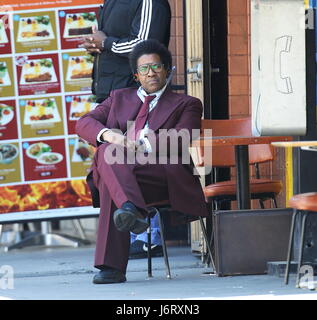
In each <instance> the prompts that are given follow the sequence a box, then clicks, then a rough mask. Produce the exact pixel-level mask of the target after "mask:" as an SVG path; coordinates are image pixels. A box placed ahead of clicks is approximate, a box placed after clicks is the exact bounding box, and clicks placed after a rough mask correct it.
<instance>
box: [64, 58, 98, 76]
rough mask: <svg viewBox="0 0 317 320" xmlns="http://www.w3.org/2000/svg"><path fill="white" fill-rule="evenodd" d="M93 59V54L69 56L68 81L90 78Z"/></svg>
mask: <svg viewBox="0 0 317 320" xmlns="http://www.w3.org/2000/svg"><path fill="white" fill-rule="evenodd" d="M93 61H94V58H93V56H91V55H84V56H71V57H69V60H68V68H67V75H66V81H74V80H82V79H90V78H91V75H92V67H93Z"/></svg>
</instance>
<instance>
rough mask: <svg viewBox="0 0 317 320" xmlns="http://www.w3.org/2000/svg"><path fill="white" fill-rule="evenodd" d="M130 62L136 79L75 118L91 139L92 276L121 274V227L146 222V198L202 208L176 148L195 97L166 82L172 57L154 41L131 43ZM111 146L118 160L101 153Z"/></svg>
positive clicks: (137, 228) (113, 279)
mask: <svg viewBox="0 0 317 320" xmlns="http://www.w3.org/2000/svg"><path fill="white" fill-rule="evenodd" d="M130 64H131V67H132V70H133V73H134V74H135V75H136V77H137V79H138V81H139V82H140V84H141V87H140V88H139V89H137V88H125V89H118V90H114V91H112V92H111V95H110V97H109V98H108V99H106V100H105V101H104V102H103V103H101V104H100V105H98V106H97V107H96V109H95V110H93V111H91V112H89V113H87V114H86V115H84V116H83V117H82V118H80V119H79V120H78V122H77V125H76V132H77V134H78V135H79V136H80V137H82V138H83V139H85V140H86V141H88V142H89V143H90V144H92V145H94V146H96V147H97V151H96V153H95V156H94V161H93V166H92V172H91V173H90V174H89V175H88V177H87V182H88V185H89V186H90V188H91V191H92V197H93V203H94V205H95V206H98V205H99V206H100V216H99V226H98V234H97V243H96V254H95V267H96V268H98V269H99V270H100V272H99V273H98V274H96V275H95V277H94V279H93V282H94V283H96V284H101V283H117V282H124V281H126V268H127V263H128V255H129V243H130V235H129V232H131V231H132V232H134V233H136V234H139V233H142V232H144V231H145V230H146V229H147V227H148V224H147V220H146V218H145V217H146V216H147V214H148V212H147V206H146V204H147V203H153V202H156V201H162V200H165V199H169V201H170V203H171V207H172V209H173V210H174V211H176V212H182V213H184V214H186V215H188V216H194V217H195V216H207V215H208V212H207V208H206V203H205V198H204V194H203V191H202V187H201V184H200V181H199V177H198V176H195V175H194V174H193V162H192V161H190V159H189V160H188V161H185V162H184V161H183V155H184V154H185V155H187V154H188V156H189V153H188V147H189V143H190V138H191V137H192V132H193V129H196V134H197V132H198V135H199V130H200V126H201V116H202V111H203V107H202V104H201V102H200V100H198V99H197V98H194V97H191V96H188V95H185V94H178V93H174V92H172V91H171V90H170V88H169V87H168V84H167V80H166V79H167V76H168V74H169V72H170V71H171V66H172V57H171V54H170V52H169V51H168V49H167V48H166V47H165V46H164V45H162V44H161V43H159V42H158V41H155V40H147V41H143V42H141V43H139V44H138V45H136V46H135V47H134V49H133V51H132V53H131V55H130ZM134 120H135V132H133V133H132V134H130V129H131V127H129V129H128V121H134ZM118 131H120V132H118ZM179 132H182V133H184V134H185V133H187V135H186V136H187V138H188V139H187V141H181V142H180V141H179V139H178V136H177V135H176V140H175V134H176V133H179ZM123 133H127V134H123ZM150 133H152V134H151V138H149V136H150ZM170 134H171V135H170ZM173 136H174V140H175V141H176V142H175V141H174V142H175V143H176V144H175V145H174V148H173V147H171V145H173V143H172V138H173ZM135 137H136V138H135ZM185 140H186V139H185ZM162 141H163V143H162ZM184 142H185V143H184ZM155 146H157V148H156V147H155ZM158 146H159V148H158ZM113 153H115V154H119V155H120V154H121V160H123V161H117V162H112V161H108V160H109V158H108V157H109V156H110V160H112V159H111V157H112V155H113ZM127 153H130V154H131V153H132V154H134V155H136V156H137V155H140V154H141V155H142V156H145V155H151V156H152V157H154V159H156V160H160V157H161V156H162V157H163V163H161V161H155V163H151V162H150V163H145V164H142V163H140V162H138V161H136V162H135V163H130V162H129V161H127V159H128V158H127V156H126V154H127ZM175 157H176V159H175ZM167 159H170V161H165V160H167ZM172 159H173V161H171V160H172ZM175 160H177V161H176V162H175Z"/></svg>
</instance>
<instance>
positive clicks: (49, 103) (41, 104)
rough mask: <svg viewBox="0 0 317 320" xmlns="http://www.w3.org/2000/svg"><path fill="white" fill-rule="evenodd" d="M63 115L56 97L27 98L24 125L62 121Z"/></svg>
mask: <svg viewBox="0 0 317 320" xmlns="http://www.w3.org/2000/svg"><path fill="white" fill-rule="evenodd" d="M60 121H61V117H60V114H59V111H58V108H57V105H56V101H55V99H54V98H47V99H37V100H32V99H29V100H26V105H25V113H24V121H23V124H24V125H36V124H46V123H55V122H60Z"/></svg>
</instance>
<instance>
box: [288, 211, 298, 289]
mask: <svg viewBox="0 0 317 320" xmlns="http://www.w3.org/2000/svg"><path fill="white" fill-rule="evenodd" d="M299 213H300V212H299V211H297V210H296V209H294V213H293V217H292V224H291V231H290V238H289V242H288V252H287V261H286V269H285V275H284V283H285V284H288V278H289V266H290V262H291V257H292V250H293V238H294V230H295V221H296V217H297V215H298V214H299Z"/></svg>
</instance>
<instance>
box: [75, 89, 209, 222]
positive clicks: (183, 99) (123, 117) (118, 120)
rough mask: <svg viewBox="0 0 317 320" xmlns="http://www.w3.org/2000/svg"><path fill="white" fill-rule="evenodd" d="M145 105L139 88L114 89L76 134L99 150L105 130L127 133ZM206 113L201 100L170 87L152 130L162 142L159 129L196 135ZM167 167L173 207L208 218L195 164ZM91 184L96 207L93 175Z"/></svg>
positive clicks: (80, 122)
mask: <svg viewBox="0 0 317 320" xmlns="http://www.w3.org/2000/svg"><path fill="white" fill-rule="evenodd" d="M141 105H142V102H141V100H140V98H139V97H138V95H137V89H136V88H125V89H118V90H114V91H112V93H111V95H110V97H109V98H108V99H106V100H105V101H104V102H102V103H101V104H100V105H98V106H97V107H96V109H95V110H93V111H91V112H89V113H88V114H86V115H84V116H83V117H82V118H81V119H79V120H78V122H77V125H76V132H77V134H78V135H79V136H80V137H82V138H83V139H85V140H86V141H88V142H89V143H90V144H92V145H94V146H96V147H98V145H99V143H98V142H97V140H96V138H97V135H98V133H99V132H100V131H101V130H102V129H104V128H109V129H120V130H121V131H122V132H123V133H124V132H126V130H127V121H133V120H135V118H136V116H137V114H138V111H139V109H140V107H141ZM202 111H203V107H202V104H201V102H200V100H199V99H197V98H194V97H191V96H188V95H185V94H178V93H174V92H172V91H171V90H170V89H169V88H167V89H166V90H165V92H164V93H163V94H162V96H161V97H160V99H159V101H158V103H157V105H156V107H155V108H154V110H153V111H152V112H151V116H150V118H149V128H150V129H152V130H153V131H154V132H155V134H156V136H157V139H160V133H159V129H177V130H180V129H188V130H189V132H192V129H200V126H201V116H202ZM157 146H158V143H157ZM177 152H181V150H178V151H177ZM165 168H166V174H167V178H168V190H169V195H170V199H169V200H170V203H171V206H172V208H173V209H174V210H176V211H179V212H182V213H185V214H188V215H193V216H207V214H208V213H207V208H206V204H205V198H204V195H203V192H202V188H201V184H200V181H199V177H198V176H195V175H193V164H192V162H191V163H190V164H181V162H179V164H170V165H165ZM92 171H94V168H93V167H92ZM175 177H177V178H175ZM87 182H88V184H89V187H90V189H91V191H92V197H93V200H94V201H93V202H94V206H98V197H99V195H98V190H97V189H96V187H95V186H94V184H93V181H92V174H91V173H90V174H89V175H88V177H87ZM109 200H110V199H109Z"/></svg>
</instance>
